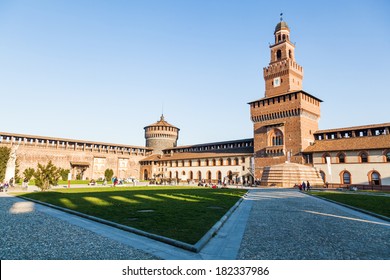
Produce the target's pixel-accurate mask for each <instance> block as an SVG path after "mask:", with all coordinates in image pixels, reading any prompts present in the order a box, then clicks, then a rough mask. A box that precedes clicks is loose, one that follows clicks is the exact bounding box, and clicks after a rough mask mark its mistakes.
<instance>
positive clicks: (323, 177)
mask: <svg viewBox="0 0 390 280" xmlns="http://www.w3.org/2000/svg"><path fill="white" fill-rule="evenodd" d="M320 176H321V178H322V181H324V183H325V182H326V175H325V172H324V171H322V170H321V171H320Z"/></svg>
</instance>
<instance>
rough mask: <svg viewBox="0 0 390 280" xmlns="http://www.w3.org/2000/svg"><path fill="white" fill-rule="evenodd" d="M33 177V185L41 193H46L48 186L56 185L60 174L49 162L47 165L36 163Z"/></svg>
mask: <svg viewBox="0 0 390 280" xmlns="http://www.w3.org/2000/svg"><path fill="white" fill-rule="evenodd" d="M34 177H35V185H36V186H37V187H38V188H40V189H41V191H46V190H48V189H49V188H50V186H56V185H57V183H58V180H59V179H60V172H59V170H58V168H57V167H55V166H54V164H53V163H52V162H51V161H49V162H48V164H47V165H42V164H40V163H38V167H37V170H36V171H35V173H34Z"/></svg>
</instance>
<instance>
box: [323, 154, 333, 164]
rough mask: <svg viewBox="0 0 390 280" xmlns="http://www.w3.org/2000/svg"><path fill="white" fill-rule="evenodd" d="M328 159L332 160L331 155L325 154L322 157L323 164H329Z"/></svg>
mask: <svg viewBox="0 0 390 280" xmlns="http://www.w3.org/2000/svg"><path fill="white" fill-rule="evenodd" d="M326 158H329V159H330V158H331V157H330V154H329V153H325V154H323V155H322V163H327V161H326Z"/></svg>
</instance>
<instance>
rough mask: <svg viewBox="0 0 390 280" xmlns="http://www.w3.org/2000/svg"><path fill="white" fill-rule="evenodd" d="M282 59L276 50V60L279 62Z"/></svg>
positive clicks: (279, 51) (280, 53)
mask: <svg viewBox="0 0 390 280" xmlns="http://www.w3.org/2000/svg"><path fill="white" fill-rule="evenodd" d="M281 59H282V51H281V50H277V51H276V60H281Z"/></svg>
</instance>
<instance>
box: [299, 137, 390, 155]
mask: <svg viewBox="0 0 390 280" xmlns="http://www.w3.org/2000/svg"><path fill="white" fill-rule="evenodd" d="M374 149H390V135H389V134H387V135H377V136H362V137H350V138H340V139H329V140H317V141H315V142H314V144H313V145H311V146H309V147H307V148H306V149H305V151H304V152H305V153H312V152H327V151H328V152H330V151H353V150H374Z"/></svg>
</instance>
